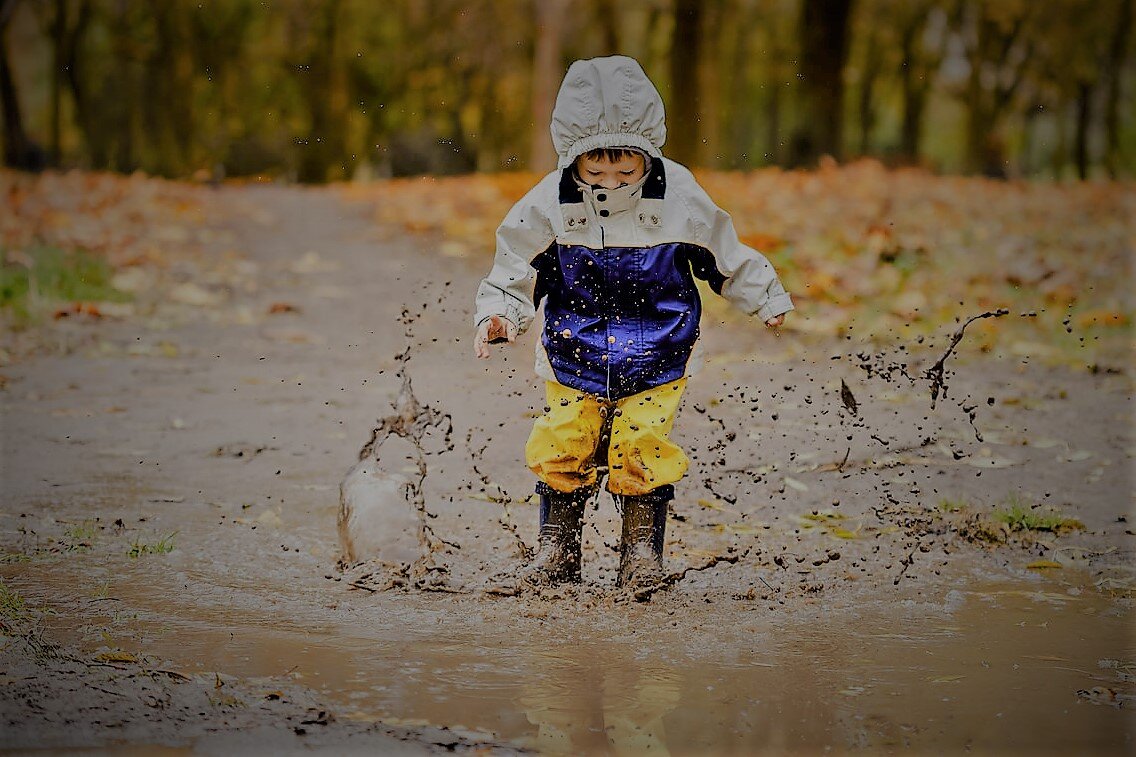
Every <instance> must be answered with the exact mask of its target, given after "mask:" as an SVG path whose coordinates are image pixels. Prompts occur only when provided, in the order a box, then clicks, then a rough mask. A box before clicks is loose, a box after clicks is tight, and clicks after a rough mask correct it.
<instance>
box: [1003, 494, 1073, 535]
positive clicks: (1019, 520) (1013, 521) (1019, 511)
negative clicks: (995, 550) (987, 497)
mask: <svg viewBox="0 0 1136 757" xmlns="http://www.w3.org/2000/svg"><path fill="white" fill-rule="evenodd" d="M1038 507H1039V506H1038V505H1028V504H1026V503H1024V502H1022V501H1021V500H1020V499H1018V498H1017V497H1011V498H1010V499H1009V501H1008V502H1007V507H1006V508H999V509H996V510H995V511H994V519H995V520H997V521H998V522H1000V523H1005V524H1006V525H1007V526H1008V527H1009V528H1010V530H1011V531H1048V532H1050V533H1055V534H1061V533H1067V532H1069V531H1083V530H1084V529H1085V524H1084V523H1082V522H1081V521H1079V520H1076V519H1075V518H1066V517H1063V516H1061V515H1059V514H1058V513H1056V512H1053V511H1052V510H1048V511H1045V512H1042V511H1039V509H1038Z"/></svg>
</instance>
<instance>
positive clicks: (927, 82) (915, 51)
mask: <svg viewBox="0 0 1136 757" xmlns="http://www.w3.org/2000/svg"><path fill="white" fill-rule="evenodd" d="M930 9H931V6H930V5H926V6H923V7H922V8H920V9H919V10H918V11H917V12H916V13H915V14H914V15H912V16H911V17H910V18H909V19H908V21H907V23H906V24H905V25H904V26H903V28H902V29H901V30H900V54H901V59H900V67H899V77H900V89H901V91H902V95H903V116H902V121H901V124H900V136H899V151H900V156H901V160H902V161H903V162H905V163H910V164H916V163H918V162H919V153H920V148H921V141H922V136H923V113H924V111H925V109H926V105H927V93H928V92H929V91H930V89H931V81H932V72H933V71H934V70H935V69H936V68H938V66H939V63H940V61H941V60H942V56H943V51H942V49H941V47H940V49H938V50H935V51H933V52H930V53H928V51H926V50H922V49H921V48H920V47H919V42H918V39H919V37H921V36H922V34H923V32H924V30H925V29H926V28H927V20H928V17H929V11H930Z"/></svg>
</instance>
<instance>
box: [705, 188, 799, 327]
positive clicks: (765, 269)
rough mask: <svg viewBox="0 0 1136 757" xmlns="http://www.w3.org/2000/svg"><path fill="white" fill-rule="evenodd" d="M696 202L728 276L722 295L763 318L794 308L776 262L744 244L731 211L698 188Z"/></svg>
mask: <svg viewBox="0 0 1136 757" xmlns="http://www.w3.org/2000/svg"><path fill="white" fill-rule="evenodd" d="M693 203H694V205H695V212H696V217H698V218H699V219H700V220H704V222H705V223H706V226H705V227H703V228H702V229H700V231H701V232H702V233H701V234H700V236H703V237H704V244H705V246H706V247H707V248H708V249H709V250H710V252H711V253H712V254H713V255H714V260H715V263H716V264H717V266H718V270H719V271H720V272H721V273H722V275H723V276H725V277H726V281H725V283H724V284H723V285H722V296H723V297H725V298H726V299H727V300H729V301H730V302H731V303H733V304H734V305H735V306H737V307H738V308H739V309H741V310H742V311H743V312H745V313H746V314H747V315H756V316H757V317H758V318H760V319H761V320H762V321H767V320H769V319H770V318H773V317H774V316H778V315H781V314H782V313H787V312H789V311H790V310H792V309H793V300H792V298H790V297H789V293H788V292H786V291H785V287H784V286H782V285H781V281H780V280H779V279H778V278H777V272H776V271H775V270H773V264H772V263H770V262H769V260H768V259H767V258H766V257H765V256H764V255H762V254H761V253H760V252H758V251H757V250H755V249H753V248H752V247H747V246H746V245H744V244H742V242H741V240H740V239H738V232H737V231H736V230H735V229H734V222H733V221H732V220H731V219H730V214H729V213H727V212H726V211H724V210H722V209H721V208H719V207H718V206H717V205H715V204H714V203H713V201H712V200H711V199H710V197H709V196H708V195H706V194H705V192H698V193H697V196H695V197H694V198H693Z"/></svg>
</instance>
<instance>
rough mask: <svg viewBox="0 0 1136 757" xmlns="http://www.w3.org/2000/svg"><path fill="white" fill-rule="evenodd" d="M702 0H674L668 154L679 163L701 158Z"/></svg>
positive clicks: (688, 162) (688, 163)
mask: <svg viewBox="0 0 1136 757" xmlns="http://www.w3.org/2000/svg"><path fill="white" fill-rule="evenodd" d="M701 41H702V2H701V0H675V9H674V29H673V31H672V33H671V49H670V72H671V101H670V103H669V107H668V108H667V148H668V149H667V153H668V154H669V155H670V157H672V158H673V159H675V160H677V161H678V162H679V163H685V164H687V165H693V164H694V163H695V161H697V159H698V140H699V136H700V130H699V111H700V105H701V98H700V97H699V92H698V65H699V61H700V60H701V58H702V56H701V54H700V53H701V51H700V47H701Z"/></svg>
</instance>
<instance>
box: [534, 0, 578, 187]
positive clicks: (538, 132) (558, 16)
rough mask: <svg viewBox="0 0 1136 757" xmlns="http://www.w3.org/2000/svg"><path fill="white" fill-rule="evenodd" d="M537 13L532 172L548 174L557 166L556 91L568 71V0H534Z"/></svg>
mask: <svg viewBox="0 0 1136 757" xmlns="http://www.w3.org/2000/svg"><path fill="white" fill-rule="evenodd" d="M533 2H534V7H533V11H534V13H535V14H536V45H535V47H534V49H533V75H532V90H531V91H532V125H531V130H530V135H531V136H530V143H529V162H528V167H529V170H530V171H536V172H537V173H545V172H547V171H550V170H552V169H553V168H555V167H556V151H555V150H554V149H553V147H552V140H551V138H550V136H549V132H548V124H549V121H550V119H551V117H552V106H553V104H554V103H555V101H556V91H557V87H558V86H559V84H560V79H561V77H562V76H563V74H564V72H563V70H562V68H563V66H562V65H561V61H560V58H561V55H562V43H561V30H562V29H563V27H564V19H565V17H566V15H567V12H568V7H569V2H568V0H533Z"/></svg>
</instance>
